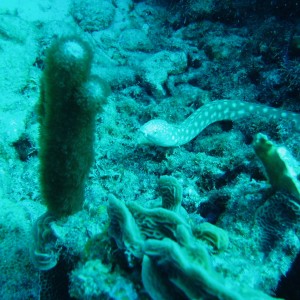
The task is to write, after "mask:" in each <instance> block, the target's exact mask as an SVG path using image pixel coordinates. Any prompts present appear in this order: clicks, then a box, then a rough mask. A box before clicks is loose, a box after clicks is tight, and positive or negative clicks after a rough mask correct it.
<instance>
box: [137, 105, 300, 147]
mask: <svg viewBox="0 0 300 300" xmlns="http://www.w3.org/2000/svg"><path fill="white" fill-rule="evenodd" d="M251 114H255V115H261V116H263V117H270V118H273V119H274V118H275V119H276V118H278V119H279V118H288V119H290V120H291V121H294V122H295V123H296V128H298V129H299V128H300V114H297V113H293V112H289V111H286V110H281V109H277V108H273V107H269V106H265V105H261V104H254V103H249V102H243V101H235V100H220V101H214V102H210V103H208V104H205V105H203V106H201V107H200V108H199V109H197V110H196V111H195V112H194V113H193V114H191V115H190V116H189V117H188V118H187V119H186V120H185V121H183V122H182V123H181V124H178V125H176V124H170V123H168V122H167V121H164V120H161V119H154V120H151V121H149V122H147V123H146V124H144V125H143V126H142V127H141V128H140V132H141V133H142V139H141V140H140V143H141V144H152V145H157V146H162V147H175V146H181V145H184V144H186V143H188V142H189V141H191V140H192V139H193V138H195V137H196V136H197V135H198V134H199V133H200V132H201V131H202V130H203V129H204V128H205V127H207V126H208V125H210V124H212V123H214V122H217V121H222V120H232V121H234V120H237V119H239V118H242V117H245V116H248V115H251Z"/></svg>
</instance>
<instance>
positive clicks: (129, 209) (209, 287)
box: [108, 177, 273, 300]
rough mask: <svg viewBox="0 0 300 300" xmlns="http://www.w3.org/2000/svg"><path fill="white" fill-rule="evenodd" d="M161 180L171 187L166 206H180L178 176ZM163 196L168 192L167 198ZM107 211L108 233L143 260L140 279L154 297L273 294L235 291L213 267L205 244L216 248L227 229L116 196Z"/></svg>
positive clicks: (233, 299) (257, 297) (238, 298)
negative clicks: (189, 219) (190, 222)
mask: <svg viewBox="0 0 300 300" xmlns="http://www.w3.org/2000/svg"><path fill="white" fill-rule="evenodd" d="M162 182H163V186H164V188H163V191H166V190H167V191H169V192H168V193H167V194H168V197H167V199H168V201H167V203H168V205H167V207H170V208H171V209H172V208H174V207H176V206H177V205H180V202H178V199H181V195H180V196H179V195H178V193H177V192H174V191H179V190H181V189H180V188H178V182H177V181H176V179H174V178H171V177H165V178H163V179H162V180H160V184H161V183H162ZM170 191H173V193H172V192H170ZM164 197H166V193H165V192H163V193H162V198H163V201H162V202H163V203H165V200H166V199H164ZM176 211H179V210H178V209H176ZM108 214H109V219H110V226H109V231H108V233H109V235H110V236H111V237H112V238H113V239H114V240H115V242H116V244H117V246H118V248H119V249H120V250H121V251H124V253H125V255H126V257H127V260H128V263H129V264H130V262H131V261H133V259H132V258H133V257H135V258H136V259H137V260H138V261H139V262H140V263H141V264H142V282H143V285H144V288H145V289H146V291H147V292H148V294H149V295H150V296H151V298H152V299H175V298H176V299H226V300H242V299H249V300H263V299H273V298H272V297H270V296H268V295H266V294H264V293H262V292H260V291H256V290H253V289H250V288H247V287H237V288H236V289H235V290H232V288H229V287H228V284H227V281H226V280H225V279H224V278H222V276H221V275H220V274H218V273H217V272H216V271H215V270H214V268H213V266H212V263H211V257H210V254H209V252H208V248H207V247H208V245H207V243H208V244H210V245H212V246H213V248H214V249H216V250H217V251H222V250H225V249H226V248H227V246H228V243H229V242H228V236H227V233H226V232H225V231H224V230H222V229H220V228H218V227H217V226H214V225H208V224H206V223H202V224H200V225H198V227H195V229H194V230H193V224H191V225H190V224H189V223H188V221H187V219H185V218H184V217H182V216H181V215H179V213H177V212H175V211H172V210H169V209H167V208H163V207H155V208H144V207H142V206H140V205H139V204H136V203H134V202H128V203H127V204H125V203H123V202H122V201H121V200H118V199H116V198H115V197H113V196H111V197H110V198H109V203H108Z"/></svg>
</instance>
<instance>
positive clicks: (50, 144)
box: [39, 36, 110, 217]
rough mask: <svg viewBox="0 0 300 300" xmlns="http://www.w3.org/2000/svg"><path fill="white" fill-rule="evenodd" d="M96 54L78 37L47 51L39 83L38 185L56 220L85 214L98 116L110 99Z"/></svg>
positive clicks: (59, 42)
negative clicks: (96, 70)
mask: <svg viewBox="0 0 300 300" xmlns="http://www.w3.org/2000/svg"><path fill="white" fill-rule="evenodd" d="M92 57H93V55H92V50H91V48H90V46H89V45H88V44H87V43H86V42H85V41H83V40H82V39H80V38H78V37H73V36H72V37H65V38H60V39H58V40H57V41H56V42H54V44H53V45H52V46H51V47H50V48H49V50H48V52H47V55H46V67H45V70H44V74H43V77H42V80H41V96H40V101H39V120H40V140H39V142H40V150H39V157H40V183H41V192H42V197H43V199H44V201H45V204H46V205H47V208H48V211H49V212H51V213H53V214H54V215H56V216H57V217H60V216H66V215H70V214H72V213H75V212H77V211H78V210H80V209H81V208H82V204H83V201H84V185H85V180H86V177H87V175H88V172H89V169H90V167H91V165H92V162H93V158H94V151H93V143H94V131H95V116H96V114H97V112H99V111H101V108H102V105H103V104H104V103H105V101H106V98H107V97H108V95H109V93H110V88H109V86H108V84H107V83H105V82H104V81H103V80H101V79H100V78H98V76H95V75H91V74H90V69H91V63H92Z"/></svg>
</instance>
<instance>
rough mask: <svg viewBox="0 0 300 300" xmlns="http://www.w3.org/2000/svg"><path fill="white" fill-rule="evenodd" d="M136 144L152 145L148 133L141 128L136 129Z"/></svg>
mask: <svg viewBox="0 0 300 300" xmlns="http://www.w3.org/2000/svg"><path fill="white" fill-rule="evenodd" d="M136 140H137V144H139V145H153V142H152V141H151V139H150V138H149V135H148V134H147V133H146V132H145V131H143V130H142V128H141V129H140V130H139V131H138V134H137V139H136Z"/></svg>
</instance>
